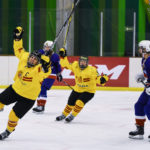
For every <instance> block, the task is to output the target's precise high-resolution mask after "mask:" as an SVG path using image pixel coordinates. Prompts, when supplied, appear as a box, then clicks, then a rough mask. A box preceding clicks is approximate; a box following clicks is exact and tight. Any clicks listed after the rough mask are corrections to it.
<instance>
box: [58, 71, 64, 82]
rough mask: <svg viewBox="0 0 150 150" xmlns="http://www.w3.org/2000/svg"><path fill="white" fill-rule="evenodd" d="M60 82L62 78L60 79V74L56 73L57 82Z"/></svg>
mask: <svg viewBox="0 0 150 150" xmlns="http://www.w3.org/2000/svg"><path fill="white" fill-rule="evenodd" d="M62 80H63V77H62V75H61V73H58V74H57V81H58V82H61V81H62Z"/></svg>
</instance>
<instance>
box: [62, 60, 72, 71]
mask: <svg viewBox="0 0 150 150" xmlns="http://www.w3.org/2000/svg"><path fill="white" fill-rule="evenodd" d="M60 64H61V66H62V67H63V68H66V69H70V70H71V71H72V72H74V71H73V64H74V63H69V61H68V58H67V57H64V58H60Z"/></svg>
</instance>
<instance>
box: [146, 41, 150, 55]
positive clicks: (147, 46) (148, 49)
mask: <svg viewBox="0 0 150 150" xmlns="http://www.w3.org/2000/svg"><path fill="white" fill-rule="evenodd" d="M146 53H150V43H147V45H146Z"/></svg>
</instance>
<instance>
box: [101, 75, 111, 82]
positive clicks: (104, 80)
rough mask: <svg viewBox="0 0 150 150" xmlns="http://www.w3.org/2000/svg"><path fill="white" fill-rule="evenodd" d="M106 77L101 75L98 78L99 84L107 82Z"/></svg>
mask: <svg viewBox="0 0 150 150" xmlns="http://www.w3.org/2000/svg"><path fill="white" fill-rule="evenodd" d="M108 79H109V78H108V76H107V75H103V76H102V77H101V78H100V84H105V83H106V82H107V81H108Z"/></svg>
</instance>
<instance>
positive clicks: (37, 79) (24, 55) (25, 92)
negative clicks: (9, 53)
mask: <svg viewBox="0 0 150 150" xmlns="http://www.w3.org/2000/svg"><path fill="white" fill-rule="evenodd" d="M13 47H14V53H15V55H16V57H18V59H19V64H18V68H17V72H16V75H15V78H14V83H13V84H12V88H13V89H14V90H15V92H16V93H17V94H19V95H20V96H22V97H25V98H28V99H31V100H36V98H37V97H38V95H39V93H40V90H41V82H42V81H43V79H44V78H47V77H48V75H49V74H50V73H51V69H49V71H48V72H47V73H44V72H43V70H42V67H41V64H39V65H36V66H35V67H31V68H28V67H27V61H28V57H29V53H28V52H26V51H25V50H24V48H23V41H22V39H21V40H20V41H15V40H14V44H13Z"/></svg>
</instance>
